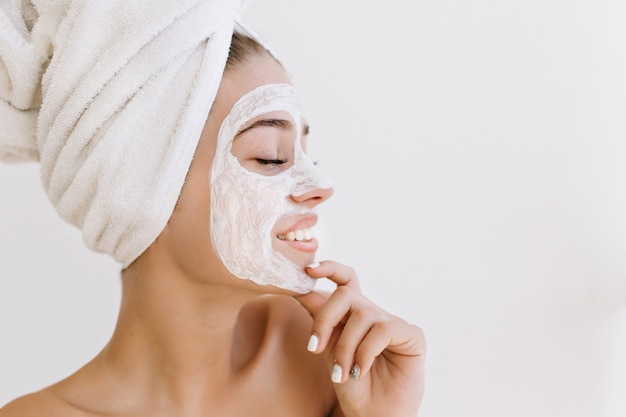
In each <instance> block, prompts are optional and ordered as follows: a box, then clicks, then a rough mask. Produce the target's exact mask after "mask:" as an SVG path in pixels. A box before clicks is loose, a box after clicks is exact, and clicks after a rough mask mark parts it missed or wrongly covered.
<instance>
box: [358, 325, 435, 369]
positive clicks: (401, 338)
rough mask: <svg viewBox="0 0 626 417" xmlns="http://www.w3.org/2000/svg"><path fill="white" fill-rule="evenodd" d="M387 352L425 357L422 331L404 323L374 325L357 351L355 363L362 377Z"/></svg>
mask: <svg viewBox="0 0 626 417" xmlns="http://www.w3.org/2000/svg"><path fill="white" fill-rule="evenodd" d="M385 350H387V351H389V352H390V353H394V354H398V355H401V356H404V357H410V356H413V357H416V358H417V357H419V356H423V355H424V354H425V343H424V336H423V333H422V331H421V329H420V328H418V327H417V326H412V325H408V324H406V323H404V322H402V321H380V322H377V323H376V324H374V325H373V326H372V328H371V329H370V331H369V333H368V334H367V335H366V336H365V337H364V338H363V341H362V342H361V344H360V345H359V347H358V348H357V351H356V355H355V359H354V362H355V366H358V367H359V370H360V377H363V376H365V375H367V374H368V372H369V371H370V370H371V368H372V364H373V363H374V360H375V359H376V357H377V356H379V355H380V354H381V353H382V352H383V351H385Z"/></svg>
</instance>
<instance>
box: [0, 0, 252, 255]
mask: <svg viewBox="0 0 626 417" xmlns="http://www.w3.org/2000/svg"><path fill="white" fill-rule="evenodd" d="M239 3H240V2H239V1H233V0H132V1H130V0H75V1H73V0H56V1H50V0H31V1H30V2H27V1H24V0H1V1H0V160H3V161H32V160H34V161H39V162H40V164H41V179H42V183H43V187H44V189H45V190H46V192H47V194H48V196H49V198H50V200H51V202H52V204H53V205H54V206H55V207H56V209H57V211H58V213H59V214H60V215H61V217H62V218H64V219H65V220H67V221H68V222H70V223H72V224H74V225H76V226H77V227H78V228H80V229H81V230H82V233H83V238H84V240H85V243H86V244H87V246H88V247H90V248H91V249H93V250H95V251H98V252H105V253H109V254H110V255H112V256H113V257H114V258H115V259H116V260H117V261H119V262H120V263H121V264H122V265H123V267H126V266H128V265H129V264H130V263H131V262H132V261H134V260H135V259H136V258H137V257H138V256H139V255H141V253H142V252H143V251H144V250H145V249H146V248H147V247H148V246H150V244H152V242H153V241H154V240H155V239H156V238H157V236H158V235H159V234H160V233H161V231H162V230H163V228H164V227H165V225H166V224H167V221H168V220H169V217H170V215H171V213H172V211H173V209H174V206H175V205H176V201H177V198H178V195H179V194H180V191H181V189H182V186H183V182H184V180H185V176H186V174H187V171H188V168H189V165H190V163H191V159H192V157H193V153H194V151H195V148H196V145H197V142H198V139H199V137H200V134H201V132H202V128H203V126H204V123H205V121H206V117H207V115H208V112H209V110H210V108H211V105H212V104H213V100H214V98H215V95H216V93H217V89H218V87H219V83H220V80H221V77H222V73H223V71H224V66H225V62H226V58H227V56H228V51H229V47H230V41H231V36H232V31H233V27H234V22H235V16H236V12H237V10H238V9H239Z"/></svg>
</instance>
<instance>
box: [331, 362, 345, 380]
mask: <svg viewBox="0 0 626 417" xmlns="http://www.w3.org/2000/svg"><path fill="white" fill-rule="evenodd" d="M342 374H343V371H342V370H341V366H339V364H338V363H336V364H334V365H333V373H332V374H331V375H330V380H331V381H333V382H334V383H335V384H338V383H340V382H341V375H342Z"/></svg>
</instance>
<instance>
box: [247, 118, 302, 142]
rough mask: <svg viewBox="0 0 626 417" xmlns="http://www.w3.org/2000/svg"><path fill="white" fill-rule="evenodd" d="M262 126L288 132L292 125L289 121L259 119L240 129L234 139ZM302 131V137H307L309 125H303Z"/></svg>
mask: <svg viewBox="0 0 626 417" xmlns="http://www.w3.org/2000/svg"><path fill="white" fill-rule="evenodd" d="M263 126H269V127H277V128H279V129H283V130H289V129H291V128H292V127H293V124H292V123H291V121H289V120H285V119H260V120H257V121H256V122H253V123H252V124H251V125H250V126H247V127H245V128H243V129H241V130H240V131H239V132H237V134H236V135H235V138H237V137H239V136H241V135H243V134H244V133H246V132H247V131H248V130H251V129H255V128H257V127H263ZM302 130H303V135H304V136H306V135H308V134H309V130H310V127H309V125H308V124H307V125H304V127H303V129H302Z"/></svg>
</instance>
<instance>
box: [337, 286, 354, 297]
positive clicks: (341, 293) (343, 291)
mask: <svg viewBox="0 0 626 417" xmlns="http://www.w3.org/2000/svg"><path fill="white" fill-rule="evenodd" d="M350 293H351V290H350V288H349V287H346V286H345V285H340V286H338V287H337V289H336V290H335V294H336V296H337V297H342V298H344V297H348V296H349V295H350Z"/></svg>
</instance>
